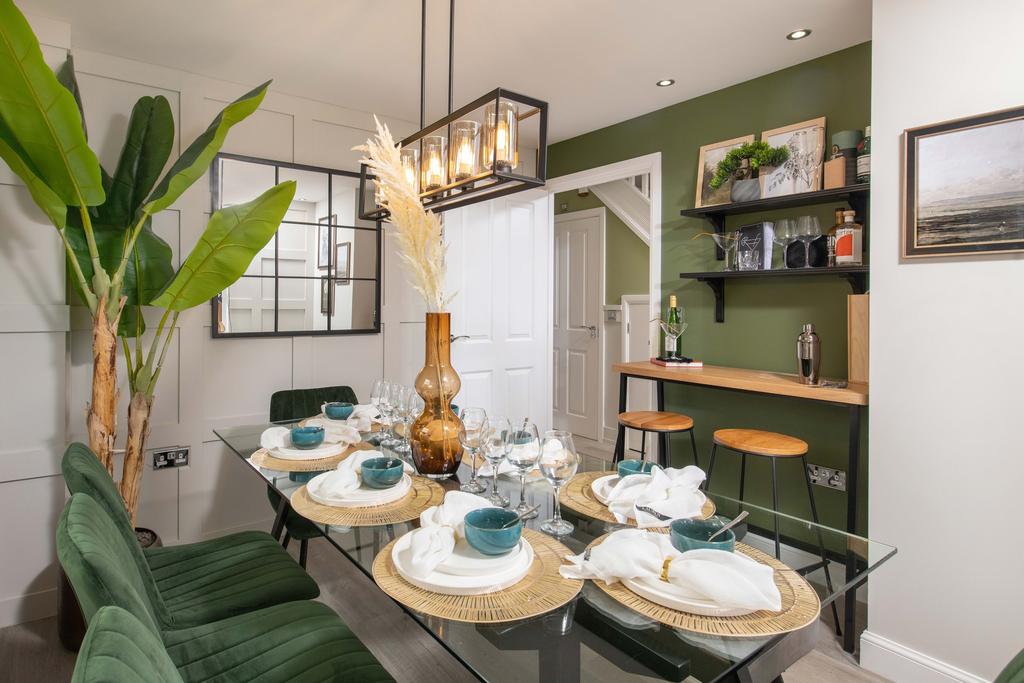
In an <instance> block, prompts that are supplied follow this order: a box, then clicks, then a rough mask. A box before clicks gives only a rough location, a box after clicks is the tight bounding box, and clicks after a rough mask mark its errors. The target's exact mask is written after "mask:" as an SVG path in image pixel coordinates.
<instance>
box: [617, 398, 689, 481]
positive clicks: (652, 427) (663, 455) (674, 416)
mask: <svg viewBox="0 0 1024 683" xmlns="http://www.w3.org/2000/svg"><path fill="white" fill-rule="evenodd" d="M619 424H620V425H622V426H623V427H626V428H628V429H636V430H637V431H639V432H640V459H641V460H643V459H644V455H645V454H646V451H647V432H651V433H652V434H657V435H658V439H659V446H660V448H659V450H658V464H659V465H661V466H662V467H668V463H669V462H671V454H672V451H671V446H670V444H669V441H668V437H669V435H670V434H681V433H683V432H689V433H690V445H691V446H692V447H693V464H695V465H697V466H698V467H700V461H699V460H698V459H697V440H696V438H694V436H693V418H691V417H689V416H687V415H682V414H680V413H670V412H667V411H664V410H635V411H632V412H626V413H619ZM623 451H625V449H623ZM623 457H624V456H623ZM621 459H622V458H616V459H615V461H618V460H621Z"/></svg>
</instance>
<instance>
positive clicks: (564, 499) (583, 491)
mask: <svg viewBox="0 0 1024 683" xmlns="http://www.w3.org/2000/svg"><path fill="white" fill-rule="evenodd" d="M609 474H614V472H580V473H579V474H577V475H576V476H575V477H573V478H572V479H570V480H569V483H568V484H566V485H565V487H563V488H562V493H561V495H560V496H559V499H560V500H561V503H562V505H564V506H565V507H567V508H569V509H570V510H572V511H573V512H577V513H579V514H581V515H585V516H587V517H590V518H591V519H597V520H600V521H602V522H609V523H611V524H619V523H620V522H618V521H617V520H616V519H615V515H613V514H612V513H611V512H609V511H608V506H607V505H605V504H604V503H602V502H601V501H599V500H598V499H597V498H596V497H595V496H594V490H593V489H592V488H590V485H591V484H593V483H594V480H595V479H600V478H601V477H605V476H608V475H609ZM713 514H715V503H714V501H713V500H711V499H710V498H709V499H708V500H707V502H705V503H704V509H703V510H701V519H707V518H708V517H710V516H711V515H713ZM629 524H630V526H636V520H633V519H631V520H629Z"/></svg>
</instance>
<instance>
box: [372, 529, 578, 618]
mask: <svg viewBox="0 0 1024 683" xmlns="http://www.w3.org/2000/svg"><path fill="white" fill-rule="evenodd" d="M523 538H525V539H526V540H527V541H529V542H530V545H531V546H533V554H534V557H533V564H532V565H530V571H529V573H528V574H527V575H526V576H525V577H524V578H523V579H522V580H521V581H520V582H519V583H517V584H515V585H514V586H510V587H509V588H505V589H504V590H500V591H497V592H495V593H486V594H484V595H445V594H444V593H434V592H433V591H428V590H424V589H423V588H417V587H416V586H413V585H412V584H410V583H407V582H406V581H405V579H403V578H402V577H401V576H399V574H398V571H397V570H396V569H395V563H394V562H393V561H392V560H391V549H392V548H393V547H394V545H395V543H396V541H392V542H391V543H389V544H388V545H387V546H385V547H384V549H383V550H381V551H380V552H379V553H377V557H376V558H375V559H374V560H373V578H374V580H375V581H376V582H377V585H378V586H380V589H381V590H382V591H384V592H385V593H387V594H388V595H390V596H391V597H392V598H394V599H395V600H396V601H398V602H400V603H402V604H403V605H405V606H406V607H408V608H409V609H412V610H415V611H417V612H421V613H423V614H427V615H429V616H432V617H440V618H442V619H450V620H452V621H468V622H470V623H474V624H496V623H502V622H506V621H517V620H519V619H528V618H530V617H536V616H540V615H541V614H546V613H548V612H550V611H552V610H555V609H558V608H559V607H561V606H562V605H564V604H566V603H567V602H569V601H570V600H572V599H573V598H575V597H576V595H577V594H578V593H579V592H580V590H582V588H583V581H580V580H578V579H564V578H562V576H561V574H559V573H558V567H559V566H560V565H561V564H562V558H563V557H565V556H566V555H571V554H572V551H571V550H569V549H568V548H566V547H565V546H564V545H562V544H561V543H559V542H558V541H556V540H555V539H554V538H552V537H551V536H548V535H547V534H542V533H540V532H539V531H533V530H532V529H524V530H523Z"/></svg>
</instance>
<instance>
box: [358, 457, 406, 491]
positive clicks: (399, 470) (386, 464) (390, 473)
mask: <svg viewBox="0 0 1024 683" xmlns="http://www.w3.org/2000/svg"><path fill="white" fill-rule="evenodd" d="M360 469H361V471H362V475H363V483H364V484H366V485H367V486H369V487H370V488H371V489H389V488H391V487H392V486H394V485H395V484H397V483H398V482H399V481H401V480H402V474H403V473H404V472H405V463H403V462H402V461H401V460H400V459H399V458H370V459H369V460H364V461H363V464H362V465H361V466H360Z"/></svg>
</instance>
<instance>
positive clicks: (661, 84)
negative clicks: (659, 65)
mask: <svg viewBox="0 0 1024 683" xmlns="http://www.w3.org/2000/svg"><path fill="white" fill-rule="evenodd" d="M675 82H676V79H674V78H663V79H661V80H660V81H658V82H657V83H655V84H654V85H656V86H658V87H659V88H667V87H668V86H670V85H672V84H673V83H675Z"/></svg>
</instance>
